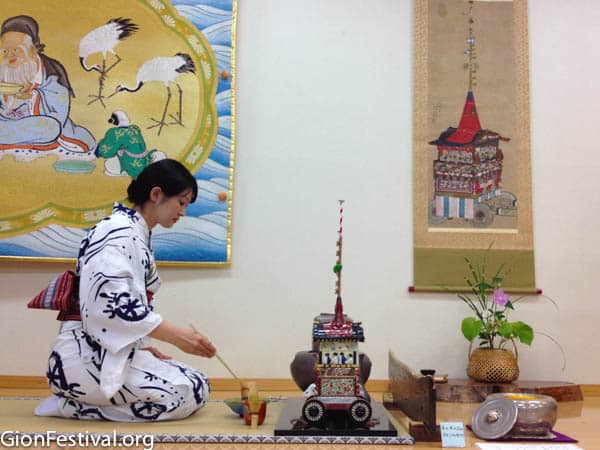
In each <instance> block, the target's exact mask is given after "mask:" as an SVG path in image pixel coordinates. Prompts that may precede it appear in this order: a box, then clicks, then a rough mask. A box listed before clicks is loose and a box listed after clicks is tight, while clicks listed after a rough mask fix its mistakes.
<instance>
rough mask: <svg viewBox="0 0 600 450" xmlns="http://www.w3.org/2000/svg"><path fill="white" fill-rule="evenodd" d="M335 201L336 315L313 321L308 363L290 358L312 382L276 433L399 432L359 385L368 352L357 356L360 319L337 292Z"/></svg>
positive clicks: (339, 264) (339, 263)
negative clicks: (350, 312) (356, 319)
mask: <svg viewBox="0 0 600 450" xmlns="http://www.w3.org/2000/svg"><path fill="white" fill-rule="evenodd" d="M339 203H340V222H339V223H340V225H339V230H338V240H337V253H336V254H337V259H336V263H335V266H334V268H333V271H334V273H335V275H336V287H335V295H336V302H335V310H334V314H333V315H332V314H320V315H319V316H317V317H315V319H314V321H313V328H312V340H313V352H310V354H311V356H310V357H309V361H310V366H308V365H307V364H306V360H305V361H303V362H302V363H303V365H304V367H301V368H300V369H299V368H298V366H299V364H298V363H299V359H298V354H297V357H296V359H295V360H294V362H293V363H292V367H291V369H292V375H293V377H294V379H295V380H296V382H297V383H298V384H299V386H300V385H301V383H299V382H298V376H297V375H298V372H304V375H309V377H312V378H313V379H314V382H313V383H311V384H310V385H309V386H308V388H306V390H305V391H304V396H305V398H304V399H302V398H290V399H289V400H288V402H287V404H286V407H285V408H284V411H283V413H282V416H281V417H280V420H279V423H278V424H277V426H276V427H275V435H354V436H357V435H367V436H368V435H379V436H397V431H396V429H395V427H394V426H393V425H392V424H391V423H390V422H389V420H388V416H387V414H386V412H385V410H384V409H383V407H382V406H381V405H379V404H375V403H372V402H371V399H370V396H369V394H368V393H367V392H366V390H365V388H364V386H363V382H364V381H366V378H368V373H367V374H366V376H365V374H364V372H363V374H362V376H361V361H362V360H364V357H362V356H366V355H360V356H359V351H358V342H363V341H364V339H365V337H364V331H363V328H362V325H361V322H353V321H352V319H350V318H348V317H347V316H345V315H344V307H343V303H342V293H341V278H342V230H343V229H342V221H343V203H344V201H343V200H340V201H339ZM301 353H302V352H300V353H299V354H301ZM304 353H305V354H309V352H304ZM369 363H370V362H369ZM307 366H308V367H307ZM367 372H368V371H367ZM361 381H362V382H361Z"/></svg>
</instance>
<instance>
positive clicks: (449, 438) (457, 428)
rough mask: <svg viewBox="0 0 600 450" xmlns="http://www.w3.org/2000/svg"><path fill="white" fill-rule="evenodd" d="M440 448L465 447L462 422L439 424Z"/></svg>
mask: <svg viewBox="0 0 600 450" xmlns="http://www.w3.org/2000/svg"><path fill="white" fill-rule="evenodd" d="M440 434H441V436H442V447H454V448H464V447H465V426H464V424H463V423H462V422H440Z"/></svg>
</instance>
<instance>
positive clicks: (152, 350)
mask: <svg viewBox="0 0 600 450" xmlns="http://www.w3.org/2000/svg"><path fill="white" fill-rule="evenodd" d="M142 350H146V351H148V352H150V353H152V354H153V355H154V356H156V357H157V358H158V359H173V358H172V357H171V356H169V355H165V354H164V353H163V352H161V351H160V350H159V349H157V348H156V347H146V348H143V349H142Z"/></svg>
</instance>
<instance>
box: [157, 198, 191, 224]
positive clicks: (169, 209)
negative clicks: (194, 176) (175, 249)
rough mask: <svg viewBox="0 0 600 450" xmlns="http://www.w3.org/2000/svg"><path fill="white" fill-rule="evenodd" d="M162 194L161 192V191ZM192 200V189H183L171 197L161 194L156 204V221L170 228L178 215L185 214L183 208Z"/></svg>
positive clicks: (177, 218)
mask: <svg viewBox="0 0 600 450" xmlns="http://www.w3.org/2000/svg"><path fill="white" fill-rule="evenodd" d="M161 194H162V193H161ZM191 201H192V190H191V189H189V190H187V191H183V192H182V193H180V194H177V195H174V196H173V197H167V196H166V195H164V194H162V196H161V199H160V200H159V201H158V203H157V205H156V223H157V224H160V225H162V226H163V227H165V228H171V227H172V226H173V225H175V223H177V221H178V220H179V218H180V217H183V216H185V209H186V208H187V206H188V205H189V204H190V202H191Z"/></svg>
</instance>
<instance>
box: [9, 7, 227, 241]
mask: <svg viewBox="0 0 600 450" xmlns="http://www.w3.org/2000/svg"><path fill="white" fill-rule="evenodd" d="M2 9H3V11H2V16H0V20H1V21H4V20H6V19H7V18H8V17H11V16H14V15H20V14H25V15H30V16H32V17H34V18H35V19H36V21H38V23H39V26H40V31H39V35H40V41H41V42H42V43H43V44H45V46H46V48H45V50H44V53H45V54H46V55H48V56H50V57H52V58H55V59H57V60H58V61H60V62H61V63H62V64H63V65H64V66H65V68H66V70H67V72H68V76H69V80H70V82H71V85H72V87H73V89H74V91H75V95H76V97H75V98H73V99H71V111H70V117H71V119H72V120H73V122H74V123H75V124H77V125H80V126H84V127H85V128H87V129H88V130H89V131H90V132H91V133H92V134H93V135H94V137H95V138H96V140H97V141H99V140H100V139H102V137H103V136H104V133H105V132H106V130H107V129H108V128H110V126H111V125H110V124H109V123H108V122H107V121H108V118H109V117H110V114H111V113H112V112H113V111H115V110H118V109H121V110H124V111H126V112H127V113H128V115H129V117H130V119H131V122H132V123H134V124H137V125H139V126H140V128H141V130H142V133H143V136H144V140H145V142H146V146H147V148H148V149H149V150H151V149H158V150H160V151H163V152H164V153H166V154H167V156H168V157H171V158H175V159H178V160H179V161H181V162H182V163H184V164H185V165H186V166H187V167H188V168H189V169H190V170H191V171H196V170H197V169H199V168H200V167H201V165H202V164H203V163H204V161H205V160H206V158H207V157H208V154H209V153H210V150H211V149H212V146H213V145H214V143H215V141H216V137H217V125H218V117H217V112H216V105H215V102H214V99H215V93H216V89H217V83H218V66H217V63H216V59H215V57H214V54H213V52H212V49H211V48H210V45H209V44H208V42H207V41H206V38H205V37H204V36H203V35H202V33H201V32H200V31H199V30H198V29H197V28H196V27H194V26H193V25H192V24H190V23H189V22H188V21H187V20H186V19H185V18H183V17H181V16H179V14H178V13H177V11H176V10H175V9H174V8H173V7H172V6H171V5H170V4H169V3H168V2H163V1H161V0H148V1H135V2H122V1H120V0H103V1H102V2H97V1H80V2H70V1H69V0H55V1H53V2H39V1H38V0H18V1H17V0H8V1H6V2H3V8H2ZM74 17H77V20H73V18H74ZM116 17H128V18H130V19H131V20H132V21H133V22H134V23H136V24H137V25H138V26H139V30H138V31H137V32H136V33H135V34H133V35H131V36H130V37H129V38H127V39H125V40H123V41H122V42H121V43H119V45H118V46H117V47H116V50H117V53H118V54H119V56H120V57H121V58H122V59H123V61H122V62H121V63H120V64H119V65H118V66H117V67H116V68H115V69H114V70H113V71H111V72H110V73H109V75H108V78H107V80H106V82H105V91H104V93H105V95H109V94H111V93H112V92H113V91H114V88H115V86H116V85H118V84H125V85H128V86H134V85H135V83H136V74H137V70H138V68H139V67H140V66H141V65H142V64H143V63H144V61H146V60H148V59H151V58H154V57H157V56H172V55H174V54H175V53H188V54H189V55H190V56H191V57H192V59H193V60H194V64H195V66H196V73H195V74H183V75H182V76H180V77H179V78H178V80H177V81H178V83H179V84H180V85H181V87H182V89H183V91H184V97H183V123H184V124H185V127H181V126H178V125H170V126H168V127H166V128H163V130H162V132H161V135H160V136H158V135H157V129H156V128H153V129H150V130H148V129H147V127H148V126H150V125H152V122H151V120H150V118H151V117H153V118H160V116H161V114H162V110H163V107H164V104H165V101H166V95H167V94H166V89H165V87H164V84H163V83H157V82H154V83H147V84H146V85H144V86H143V87H142V89H141V90H140V91H138V92H137V93H134V94H129V93H125V92H121V93H119V94H117V95H115V96H114V97H112V98H111V99H107V100H106V108H103V107H102V106H101V105H100V104H99V103H98V102H95V103H93V104H91V105H87V103H88V101H89V98H88V95H89V94H94V93H97V91H98V75H97V73H96V72H90V73H88V72H84V71H83V70H82V68H81V66H80V65H79V56H78V48H79V41H80V40H81V38H82V37H83V36H84V35H85V34H86V33H87V32H89V31H90V30H92V29H94V28H96V27H98V26H100V25H103V24H105V23H106V22H107V21H108V20H110V19H111V18H116ZM109 58H110V56H109ZM99 62H101V56H99V55H92V56H90V58H89V60H88V64H95V63H99ZM171 91H172V95H173V96H172V98H171V104H170V107H169V111H171V108H175V107H176V105H177V101H178V98H177V96H178V93H177V88H176V87H175V86H174V85H172V86H171ZM173 111H174V110H173ZM56 161H57V157H56V156H55V155H48V156H43V157H41V158H38V159H36V160H34V161H31V162H16V161H15V159H14V158H13V157H12V156H11V155H5V156H4V157H3V158H1V159H0V178H1V179H2V180H3V181H2V185H3V194H4V195H3V204H2V206H1V207H0V236H2V237H8V236H11V235H18V234H23V233H27V232H30V231H34V230H35V229H38V228H41V227H43V226H47V225H49V224H51V223H57V224H62V225H67V226H75V227H87V226H90V225H91V224H93V223H94V222H96V221H97V220H98V219H99V218H102V217H104V216H105V215H106V214H107V213H109V212H110V208H111V205H112V202H113V201H114V200H118V199H120V200H123V199H124V197H125V194H124V193H125V190H126V188H127V185H128V184H129V182H130V178H129V177H109V176H106V175H105V174H104V161H105V160H104V159H102V158H98V159H95V160H93V163H94V164H95V166H96V167H95V169H94V171H93V172H92V173H91V174H85V175H84V174H67V173H59V172H56V171H55V170H53V169H52V166H53V164H54V163H55V162H56Z"/></svg>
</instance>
